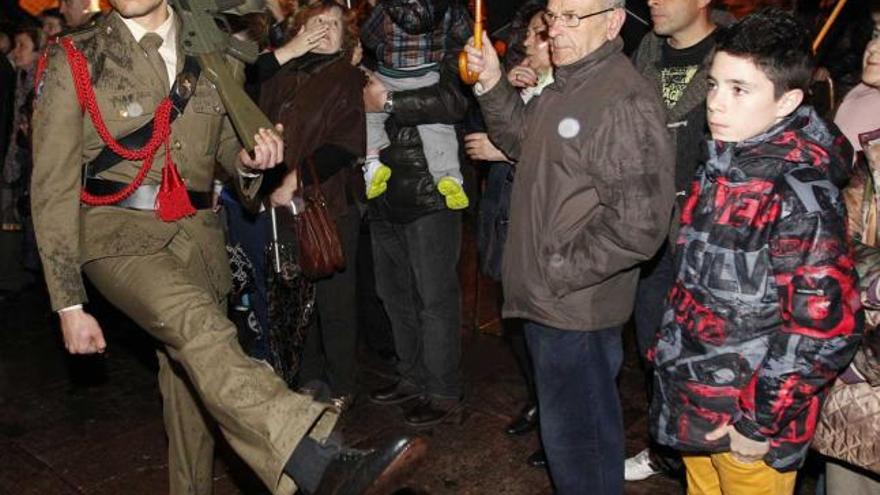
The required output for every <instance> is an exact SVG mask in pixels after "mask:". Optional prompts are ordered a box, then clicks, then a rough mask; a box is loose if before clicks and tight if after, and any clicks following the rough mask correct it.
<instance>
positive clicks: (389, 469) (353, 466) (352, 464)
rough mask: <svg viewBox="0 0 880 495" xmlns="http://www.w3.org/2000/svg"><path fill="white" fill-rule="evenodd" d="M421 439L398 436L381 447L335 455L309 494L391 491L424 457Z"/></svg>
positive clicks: (358, 494)
mask: <svg viewBox="0 0 880 495" xmlns="http://www.w3.org/2000/svg"><path fill="white" fill-rule="evenodd" d="M426 450H427V442H425V439H423V438H419V437H416V438H408V437H402V438H397V439H395V440H393V441H392V442H389V443H387V444H385V445H384V446H382V447H379V448H374V449H368V450H359V449H345V450H343V451H342V452H340V453H339V454H337V455H336V456H335V457H334V458H333V461H331V462H330V465H328V466H327V469H326V470H325V471H324V476H323V477H322V478H321V483H320V484H319V485H318V488H317V489H316V490H315V491H314V493H313V494H312V495H373V494H375V495H379V494H387V493H391V492H392V491H394V489H395V488H396V487H395V486H394V485H395V484H396V483H399V482H400V481H401V479H402V478H403V477H405V476H406V475H407V474H408V473H409V472H411V471H412V469H413V468H415V467H416V465H417V464H418V462H419V461H420V460H421V459H422V458H423V457H424V455H425V451H426Z"/></svg>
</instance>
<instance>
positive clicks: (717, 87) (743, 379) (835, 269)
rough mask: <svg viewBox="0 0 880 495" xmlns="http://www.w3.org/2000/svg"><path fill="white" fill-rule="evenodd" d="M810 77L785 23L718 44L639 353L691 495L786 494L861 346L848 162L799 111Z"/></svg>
mask: <svg viewBox="0 0 880 495" xmlns="http://www.w3.org/2000/svg"><path fill="white" fill-rule="evenodd" d="M811 72H812V64H811V59H810V39H809V37H808V35H807V33H806V31H805V30H804V29H803V28H802V27H801V26H800V25H798V23H797V21H795V19H794V18H793V17H791V16H790V15H788V14H786V13H783V12H782V11H780V10H776V9H765V10H761V11H759V12H757V13H755V14H753V15H750V16H748V17H746V18H744V19H743V20H742V21H741V22H739V23H738V24H736V25H734V26H732V27H731V28H729V29H728V30H726V31H723V32H719V34H718V36H717V44H716V53H715V55H714V57H713V60H712V64H711V67H710V69H709V75H708V82H709V84H708V88H709V89H708V95H707V100H706V112H707V113H706V116H707V121H708V124H709V130H710V131H711V134H712V140H710V141H709V142H708V158H707V159H706V162H705V163H704V164H703V165H702V166H701V167H700V168H699V169H698V171H697V174H696V178H695V180H694V182H693V183H692V185H691V188H690V189H691V190H690V193H689V197H688V199H687V201H686V203H685V206H684V208H683V212H682V215H681V231H680V233H679V236H678V240H677V244H678V247H677V249H676V253H677V255H676V262H675V266H676V271H675V273H676V281H675V284H674V285H673V287H672V289H671V290H670V293H669V296H668V299H667V311H666V315H665V317H664V320H663V325H662V327H661V329H660V331H659V333H658V335H657V338H658V341H657V343H656V344H655V348H654V349H652V350H651V351H650V352H649V359H651V360H652V361H653V363H654V365H655V369H656V372H655V378H654V383H655V387H654V399H653V403H652V405H651V419H652V422H651V428H652V434H653V435H654V436H655V438H656V439H657V440H658V441H659V442H660V443H661V444H663V445H668V446H670V447H673V448H676V449H678V450H680V451H682V452H683V454H684V463H685V469H686V471H687V483H688V494H690V495H694V494H717V495H720V494H721V493H724V494H749V495H761V494H767V495H771V494H772V495H777V494H791V493H793V491H794V484H795V474H796V470H797V469H798V468H799V467H800V466H801V464H802V463H803V460H804V457H805V456H806V453H807V449H808V447H809V444H810V440H811V438H812V436H813V431H814V429H815V425H816V417H817V415H818V413H819V411H820V410H821V405H822V401H823V399H824V397H825V394H826V390H827V386H828V385H830V383H831V381H832V380H833V379H834V377H835V376H836V375H837V373H838V371H839V370H840V369H842V368H843V367H844V366H846V364H847V363H848V362H849V361H850V359H851V358H852V355H853V353H854V351H855V349H856V346H857V345H858V341H859V338H860V335H861V331H862V326H863V315H862V313H861V311H860V306H859V299H858V293H857V290H856V289H855V287H856V273H855V270H854V268H853V258H852V253H851V251H850V247H849V244H848V241H847V238H846V221H845V219H846V212H845V208H844V204H843V199H842V196H841V194H840V191H839V189H838V187H839V186H840V185H841V184H842V182H843V181H845V180H846V175H847V170H848V167H849V164H850V157H851V153H852V150H851V148H850V147H849V146H848V145H847V143H846V141H845V139H844V138H843V137H842V135H841V134H840V132H839V131H838V130H837V129H836V128H834V127H833V126H828V125H827V124H826V123H825V122H823V121H822V120H821V119H820V118H819V117H818V115H817V114H816V112H815V111H814V110H813V109H812V108H811V107H809V106H806V105H802V104H801V103H802V101H803V98H804V93H805V91H806V88H807V85H808V83H809V81H810V75H811ZM838 179H842V180H838Z"/></svg>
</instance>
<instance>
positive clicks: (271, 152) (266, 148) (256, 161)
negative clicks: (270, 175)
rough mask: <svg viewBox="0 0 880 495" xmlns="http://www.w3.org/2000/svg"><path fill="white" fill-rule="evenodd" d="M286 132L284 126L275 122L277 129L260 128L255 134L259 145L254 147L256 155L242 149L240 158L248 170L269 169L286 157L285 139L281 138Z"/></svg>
mask: <svg viewBox="0 0 880 495" xmlns="http://www.w3.org/2000/svg"><path fill="white" fill-rule="evenodd" d="M283 132H284V126H282V125H281V124H275V131H273V130H271V129H260V131H259V132H258V133H257V134H255V135H254V139H255V140H256V141H257V146H256V147H254V157H253V158H251V156H250V155H249V154H248V152H247V150H241V152H240V153H239V154H238V158H239V160H240V161H241V164H242V165H243V166H244V167H245V169H246V170H253V171H257V170H267V169H270V168H272V167H274V166H275V165H277V164H278V162H280V161H281V160H283V159H284V140H283V139H282V138H281V135H282V133H283Z"/></svg>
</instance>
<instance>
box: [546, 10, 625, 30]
mask: <svg viewBox="0 0 880 495" xmlns="http://www.w3.org/2000/svg"><path fill="white" fill-rule="evenodd" d="M614 9H615V8H614V7H611V8H608V9H603V10H600V11H598V12H593V13H591V14H584V15H577V14H575V13H574V12H564V13H562V14H554V13H553V12H550V11H549V10H548V11H546V12H544V22H546V23H547V27H548V28H549V27H550V26H552V25H553V23H554V22H556V21H560V22H562V25H563V26H565V27H570V28H576V27H578V26H580V25H581V21H582V20H584V19H587V18H590V17H593V16H596V15H599V14H604V13H605V12H611V11H612V10H614Z"/></svg>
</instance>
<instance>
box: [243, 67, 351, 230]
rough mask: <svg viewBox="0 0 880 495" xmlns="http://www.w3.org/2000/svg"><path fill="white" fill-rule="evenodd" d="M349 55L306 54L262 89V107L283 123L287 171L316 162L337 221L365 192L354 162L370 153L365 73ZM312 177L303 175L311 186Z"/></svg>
mask: <svg viewBox="0 0 880 495" xmlns="http://www.w3.org/2000/svg"><path fill="white" fill-rule="evenodd" d="M349 60H350V57H349V55H347V54H345V53H340V54H338V55H317V54H311V53H310V54H306V55H304V56H302V57H301V58H299V59H295V60H293V61H291V62H288V63H287V64H285V65H284V66H283V67H282V68H281V70H280V71H278V73H277V74H275V76H274V77H272V79H270V80H269V81H267V82H266V83H265V84H264V85H263V88H262V91H261V92H260V94H261V99H260V107H261V108H262V109H263V111H265V112H266V115H267V116H268V117H269V120H271V121H272V122H280V123H281V124H284V144H285V148H284V163H285V165H286V166H287V167H286V170H292V169H293V168H294V167H296V166H297V164H300V165H302V166H304V167H306V166H307V165H306V160H307V159H310V158H313V159H314V162H315V167H316V168H317V173H318V175H319V176H320V178H321V190H322V191H323V193H324V197H325V198H326V199H327V207H328V209H329V211H330V213H331V214H332V215H333V216H334V217H339V216H341V215H344V214H345V213H346V212H347V211H349V206H350V205H351V204H353V201H354V199H355V198H356V197H357V198H359V197H360V196H361V195H362V194H361V192H362V190H363V183H364V182H363V179H360V180H358V178H357V177H355V175H356V174H354V159H356V158H357V157H359V156H362V155H363V152H364V150H365V149H366V117H365V114H364V97H363V88H364V82H365V79H364V75H363V73H362V72H361V71H360V70H359V69H357V68H356V67H354V66H352V65H351V62H350V61H349ZM309 176H310V174H308V172H304V176H303V181H304V183H305V184H306V185H308V184H309V183H310V182H311V181H310V180H309Z"/></svg>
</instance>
